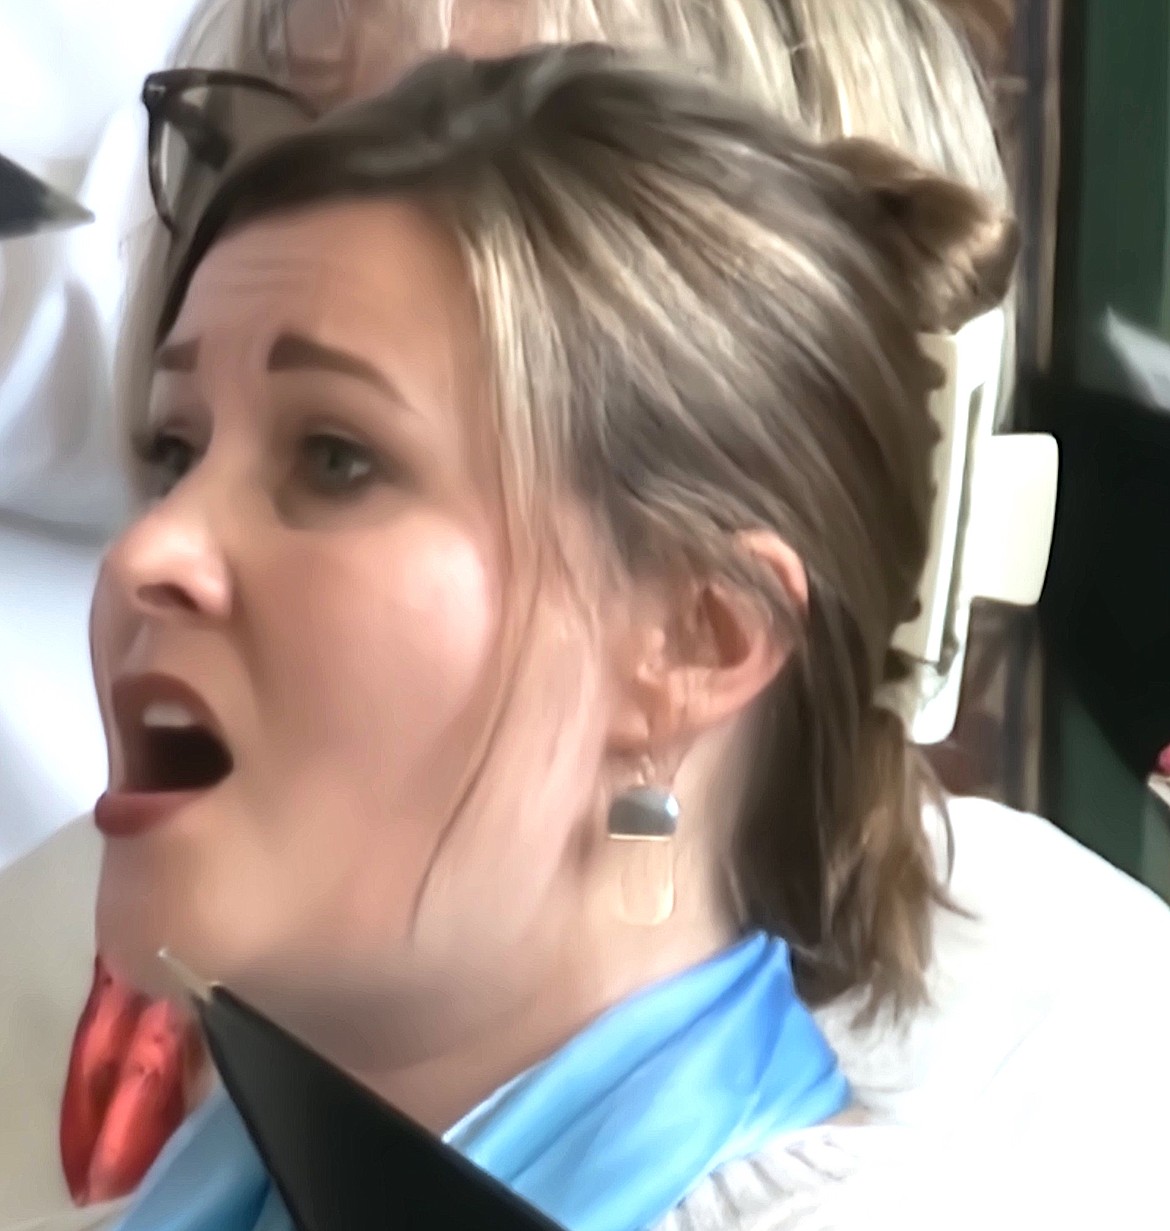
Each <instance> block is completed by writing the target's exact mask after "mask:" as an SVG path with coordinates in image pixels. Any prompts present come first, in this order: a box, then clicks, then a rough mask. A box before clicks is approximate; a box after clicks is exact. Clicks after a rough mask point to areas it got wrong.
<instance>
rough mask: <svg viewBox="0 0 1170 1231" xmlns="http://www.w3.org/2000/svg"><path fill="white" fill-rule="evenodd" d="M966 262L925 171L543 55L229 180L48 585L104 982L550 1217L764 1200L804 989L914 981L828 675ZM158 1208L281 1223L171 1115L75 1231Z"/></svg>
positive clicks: (877, 610) (884, 726) (828, 1097)
mask: <svg viewBox="0 0 1170 1231" xmlns="http://www.w3.org/2000/svg"><path fill="white" fill-rule="evenodd" d="M1013 255H1014V232H1013V230H1012V228H1011V226H1010V225H1009V224H1008V223H1007V222H1005V221H1004V219H1003V218H1002V217H1001V216H999V215H998V214H997V213H996V212H995V211H994V210H993V209H992V208H991V207H990V206H988V205H986V204H985V203H983V201H982V200H981V199H979V198H977V197H976V196H975V195H974V194H972V193H970V192H969V191H968V190H966V189H963V188H961V187H959V186H958V185H956V184H953V183H951V182H948V181H945V180H941V179H936V178H933V177H931V176H930V175H928V174H925V173H922V172H920V171H918V170H916V169H915V168H913V167H912V166H911V165H909V164H907V163H905V162H904V161H903V160H901V159H900V158H899V157H897V156H896V155H894V154H892V153H889V152H888V151H886V150H884V149H882V148H881V147H879V146H876V145H871V144H867V143H856V142H854V143H842V144H838V145H836V146H833V147H828V148H826V149H820V148H817V147H815V146H811V145H808V144H807V143H805V142H803V141H801V140H800V139H798V138H797V137H795V136H793V135H790V134H789V133H787V132H786V131H785V130H784V129H783V128H781V127H780V126H779V125H777V124H776V123H774V122H773V121H771V120H769V119H768V118H767V116H766V113H765V112H763V111H762V110H757V109H755V108H752V107H751V106H748V105H744V104H740V103H736V102H733V101H732V100H731V99H730V98H729V97H727V96H724V95H721V94H719V93H717V92H715V91H714V90H713V89H712V88H709V87H705V86H702V85H699V84H696V83H694V82H693V81H688V80H686V79H684V78H679V77H676V76H672V75H670V74H668V73H666V72H663V71H656V70H654V69H652V68H650V67H647V66H646V65H645V64H642V63H640V62H639V61H637V60H635V59H630V58H627V57H625V56H620V55H618V54H617V53H615V52H612V51H607V50H605V49H602V48H600V47H597V46H593V45H584V46H577V47H550V48H546V49H544V50H540V51H535V52H531V53H527V54H524V55H520V56H517V57H513V58H510V59H505V60H500V61H465V60H461V59H454V58H452V59H446V60H442V61H438V62H435V63H432V64H430V65H427V66H424V68H422V69H420V70H418V71H417V72H416V73H414V74H412V75H411V76H410V77H409V78H408V79H407V80H406V81H405V82H404V83H403V84H402V85H401V86H400V87H398V88H397V89H396V90H395V91H394V92H393V93H392V94H390V95H388V96H385V97H381V96H375V97H374V98H373V99H372V100H371V101H368V102H366V103H365V104H362V105H357V106H354V107H352V108H350V109H347V110H345V111H342V112H340V113H338V114H336V115H335V116H334V117H331V118H328V119H326V120H324V121H322V122H319V123H318V124H316V125H314V126H312V127H311V128H310V129H308V130H307V131H304V132H302V133H300V134H299V135H294V136H292V137H289V138H287V139H285V140H282V141H279V142H277V143H276V144H275V145H274V146H272V147H271V148H269V149H267V150H266V151H265V152H263V153H261V154H260V155H258V156H257V158H256V159H255V160H253V161H252V162H250V163H247V164H245V165H244V166H243V167H242V168H240V169H239V170H238V171H236V172H234V173H229V174H228V176H227V177H226V179H225V181H224V182H223V183H222V184H221V185H220V186H219V187H218V189H217V191H216V192H215V195H214V197H213V199H212V201H211V203H210V205H209V206H208V208H207V210H206V212H205V213H204V215H203V216H202V218H201V220H200V221H199V223H198V225H197V226H196V227H195V228H194V230H193V232H192V238H191V242H190V244H189V246H188V247H187V249H186V251H185V253H184V256H183V258H182V260H181V262H180V263H179V265H178V268H177V271H176V274H175V276H174V278H173V280H172V283H171V286H170V287H169V289H168V293H167V295H166V296H165V299H164V306H163V310H162V314H161V317H160V321H159V323H158V326H157V330H156V337H157V339H158V343H159V345H158V349H157V351H156V361H155V375H154V380H153V383H152V389H151V400H150V407H149V412H148V416H147V423H146V425H145V431H144V433H143V435H142V436H141V437H140V438H139V441H138V454H139V459H140V460H139V474H140V478H141V483H142V490H143V492H144V495H146V496H148V497H149V498H150V501H151V503H150V504H149V505H148V507H147V508H145V509H144V511H143V513H142V514H141V516H140V517H139V519H138V520H137V521H136V522H135V523H134V525H133V526H131V527H130V528H129V529H128V530H127V531H126V532H125V534H124V535H123V536H122V537H121V538H120V539H119V540H118V541H117V542H116V543H115V544H114V546H113V547H112V548H111V551H110V553H109V555H108V557H107V561H106V564H105V566H104V568H103V572H102V576H101V579H100V581H99V585H98V589H97V594H96V596H95V603H94V615H93V653H94V667H95V679H96V681H97V691H98V695H99V702H100V705H101V707H102V711H103V715H104V718H105V722H106V726H107V734H108V737H109V741H110V749H111V788H110V790H109V791H108V792H107V793H106V795H104V796H103V798H102V799H101V800H100V801H99V803H98V806H97V808H96V810H95V816H96V820H97V823H98V826H99V828H100V829H101V830H102V831H103V833H104V834H105V836H106V849H105V857H104V862H103V870H102V880H101V887H100V893H99V906H98V928H99V941H100V943H101V946H102V950H103V952H104V953H105V954H106V955H107V957H108V958H109V960H110V962H111V964H112V965H113V966H114V967H115V970H116V971H117V972H118V973H119V974H120V975H121V976H122V977H124V978H126V979H128V980H129V981H132V982H133V983H135V984H136V985H138V986H140V987H144V988H148V989H151V990H154V991H155V992H158V993H164V992H166V991H167V990H168V986H167V982H166V978H165V975H164V973H163V972H162V971H160V969H159V966H158V962H157V960H156V958H155V954H156V952H157V950H158V948H159V947H160V946H161V945H163V944H166V945H168V946H169V947H170V948H171V949H172V951H173V952H175V953H176V954H177V955H179V956H180V957H181V958H182V959H183V960H184V961H185V962H186V963H188V964H189V965H191V966H192V967H194V968H195V969H197V970H199V971H201V972H203V973H206V974H208V975H211V976H213V977H216V978H221V979H223V980H224V981H225V982H227V983H228V984H229V985H231V986H232V987H233V988H235V989H236V990H237V991H238V992H239V993H241V994H242V995H244V996H245V997H247V998H249V999H250V1000H252V1001H253V1002H254V1003H256V1004H257V1005H258V1006H259V1007H261V1008H263V1009H264V1010H265V1011H267V1012H269V1013H270V1014H272V1015H273V1016H274V1017H276V1018H277V1019H278V1020H280V1021H282V1022H283V1023H285V1024H286V1025H288V1026H290V1027H291V1028H293V1029H295V1030H296V1031H297V1032H298V1033H299V1034H301V1035H302V1036H303V1037H305V1038H306V1039H307V1040H308V1041H309V1042H310V1043H311V1044H312V1045H313V1046H315V1047H317V1048H318V1049H319V1050H320V1051H322V1052H323V1053H325V1054H326V1055H328V1056H330V1057H331V1058H332V1059H333V1060H334V1061H336V1062H337V1063H339V1064H341V1065H343V1066H344V1067H345V1068H347V1069H348V1070H349V1071H351V1072H352V1073H354V1074H355V1075H356V1076H357V1077H358V1078H359V1079H360V1080H361V1081H363V1082H365V1083H366V1084H367V1085H368V1086H370V1087H371V1088H372V1089H374V1090H375V1091H377V1092H378V1093H379V1094H381V1095H382V1096H384V1097H386V1098H388V1099H389V1100H390V1101H392V1102H393V1103H395V1104H396V1105H397V1106H399V1107H401V1108H403V1109H404V1110H406V1111H407V1112H408V1113H409V1114H411V1115H412V1116H414V1117H415V1118H416V1119H418V1120H419V1121H421V1122H422V1123H423V1124H425V1125H427V1126H428V1127H429V1128H431V1129H432V1130H433V1131H435V1132H437V1133H444V1134H447V1135H449V1137H450V1139H451V1140H452V1141H453V1142H454V1143H455V1144H456V1145H457V1146H458V1147H459V1148H460V1149H462V1150H464V1151H465V1152H466V1153H467V1154H468V1155H469V1156H470V1157H472V1158H473V1159H475V1160H476V1161H478V1162H480V1164H481V1165H483V1166H484V1167H486V1168H487V1169H488V1170H489V1171H492V1172H493V1173H495V1174H496V1175H498V1176H499V1177H500V1178H501V1179H503V1180H505V1181H506V1182H508V1183H509V1184H511V1185H512V1186H513V1187H515V1188H516V1189H517V1190H518V1191H520V1192H521V1193H522V1194H524V1195H525V1196H527V1197H529V1198H530V1199H531V1200H533V1201H534V1202H536V1203H537V1204H538V1205H541V1206H542V1207H543V1208H545V1209H546V1210H547V1211H548V1212H549V1213H550V1214H552V1215H553V1216H554V1217H555V1218H557V1219H558V1220H559V1221H561V1222H562V1223H564V1224H565V1225H566V1226H568V1227H569V1228H602V1227H607V1228H608V1227H613V1228H627V1227H628V1228H637V1227H646V1226H653V1225H657V1224H658V1223H660V1222H661V1221H662V1220H663V1219H665V1218H668V1217H670V1216H672V1212H675V1213H676V1214H677V1211H678V1209H679V1208H680V1205H681V1204H682V1203H684V1202H686V1201H687V1200H688V1199H691V1198H693V1199H694V1200H698V1201H703V1200H709V1199H710V1197H709V1194H710V1191H712V1190H710V1188H709V1186H710V1185H711V1184H714V1185H716V1187H717V1189H718V1191H719V1192H720V1194H722V1196H723V1197H724V1198H725V1200H726V1203H727V1216H726V1218H725V1219H724V1225H728V1226H737V1225H741V1222H742V1219H743V1218H744V1217H746V1214H747V1210H746V1208H744V1206H743V1203H742V1201H741V1197H742V1196H743V1194H742V1193H738V1194H737V1192H736V1191H731V1192H730V1193H728V1192H727V1191H726V1190H727V1183H728V1182H727V1179H726V1176H724V1175H721V1176H719V1177H717V1178H715V1179H712V1178H711V1177H712V1176H714V1175H715V1173H716V1172H718V1171H720V1169H721V1168H723V1167H724V1165H725V1164H728V1163H732V1162H735V1161H737V1160H745V1159H746V1160H753V1159H754V1160H757V1162H758V1166H754V1165H753V1170H752V1175H751V1183H752V1185H753V1186H754V1187H755V1188H758V1187H759V1185H761V1184H763V1185H764V1186H765V1188H766V1189H767V1190H768V1199H769V1201H775V1202H776V1203H782V1202H783V1201H784V1200H785V1199H786V1197H788V1198H790V1197H791V1194H790V1193H787V1194H786V1193H785V1191H784V1190H783V1187H782V1186H777V1185H776V1183H775V1179H774V1176H775V1174H776V1173H775V1171H773V1170H770V1169H769V1168H770V1160H771V1157H772V1156H773V1155H775V1154H779V1155H781V1156H785V1155H791V1154H792V1153H793V1151H798V1150H799V1146H800V1143H801V1142H802V1135H803V1134H805V1133H806V1132H815V1133H816V1134H818V1139H825V1135H826V1134H829V1136H828V1140H831V1139H832V1138H831V1133H832V1129H831V1127H830V1128H828V1129H826V1128H824V1127H820V1126H825V1125H829V1124H831V1122H833V1121H834V1120H836V1119H838V1118H839V1117H841V1116H842V1115H844V1114H847V1113H848V1112H849V1111H850V1098H849V1092H848V1086H847V1083H846V1082H845V1080H844V1078H843V1076H842V1075H841V1073H840V1071H839V1069H838V1067H837V1064H836V1061H835V1058H834V1057H833V1054H832V1051H831V1049H830V1048H829V1047H828V1046H827V1044H826V1043H825V1042H824V1040H823V1038H822V1036H821V1035H820V1033H819V1031H818V1030H817V1028H816V1026H815V1024H814V1022H813V1020H812V1018H811V1016H810V1015H809V1013H808V1010H807V1008H806V1007H805V1004H806V1003H812V1004H815V1003H818V1002H820V1001H823V1000H825V999H827V998H829V997H831V996H834V995H837V994H839V993H843V992H848V991H850V990H852V989H862V990H863V991H864V992H865V994H866V995H867V997H868V998H869V1000H870V1002H871V1004H872V1005H873V1006H874V1007H878V1006H881V1005H883V1004H891V1005H894V1006H910V1005H914V1004H916V1003H917V1002H918V1001H919V999H920V998H921V995H922V990H923V981H924V968H925V963H926V959H927V954H928V949H929V945H928V930H929V923H928V920H929V912H930V909H931V907H932V905H933V903H934V902H935V901H936V900H937V899H938V898H940V897H941V896H942V895H943V890H942V887H941V885H940V883H939V880H938V877H937V870H936V867H935V862H934V857H933V852H932V851H931V849H930V846H929V843H928V842H927V841H926V839H925V835H924V834H923V831H922V829H921V826H920V824H919V822H918V817H919V815H920V812H921V808H922V806H923V802H924V797H925V793H926V789H927V788H926V785H925V778H924V776H923V775H922V772H921V769H920V765H919V759H918V754H917V753H916V752H915V751H914V750H913V749H911V748H909V747H908V746H907V744H906V741H905V737H904V733H903V728H902V725H901V723H900V721H899V720H898V719H897V718H896V717H894V716H893V715H891V714H889V713H886V712H885V711H883V710H882V709H881V708H880V706H879V700H878V699H879V693H880V690H881V689H882V688H883V686H884V685H885V684H887V683H888V682H889V681H890V680H891V679H894V678H897V676H898V675H899V673H900V671H901V669H902V664H901V663H899V662H898V661H896V656H892V655H891V654H890V653H889V650H888V647H889V644H890V639H891V635H892V632H893V630H894V628H895V627H896V626H897V625H898V624H899V623H900V622H901V621H902V620H904V619H905V618H906V617H907V615H908V613H909V609H910V608H911V606H912V603H913V601H914V595H915V589H916V585H917V581H918V577H919V574H920V572H921V569H922V565H923V561H924V555H925V548H926V540H927V523H928V514H929V508H930V494H931V493H930V488H931V449H932V446H933V442H934V439H935V429H934V427H933V424H932V420H931V417H930V414H929V411H928V398H929V394H930V391H931V389H932V388H933V387H934V385H935V384H936V382H937V380H938V371H937V369H936V367H935V365H934V364H933V363H932V362H930V361H929V360H928V359H927V358H926V357H925V354H924V352H923V351H922V350H921V348H920V344H919V335H920V334H921V333H922V332H924V331H925V332H936V331H939V330H944V329H954V328H956V327H957V326H958V325H959V324H961V323H962V321H963V320H965V319H966V318H967V317H968V316H969V315H971V314H973V313H974V312H976V311H978V310H979V309H981V308H983V307H985V306H987V305H990V304H992V303H994V302H996V301H997V300H998V299H999V298H1000V297H1001V296H1002V294H1003V292H1004V290H1005V288H1006V285H1007V282H1008V279H1009V277H1010V271H1011V266H1012V259H1013ZM780 936H785V937H787V938H789V944H785V942H784V941H782V940H780V939H779V937H780ZM790 970H791V973H790ZM233 1126H234V1127H233ZM794 1142H795V1143H796V1144H794ZM806 1144H807V1143H806ZM842 1150H843V1151H844V1150H845V1147H844V1146H842ZM212 1173H214V1175H215V1177H216V1183H215V1184H211V1183H209V1179H210V1177H211V1175H212ZM769 1177H772V1178H771V1179H770V1178H769ZM705 1192H706V1195H704V1193H705ZM178 1205H185V1210H186V1212H185V1213H184V1219H185V1221H184V1223H183V1225H185V1226H191V1227H196V1226H206V1227H208V1228H210V1227H213V1226H214V1227H224V1226H241V1227H242V1226H264V1227H267V1226H279V1225H282V1224H281V1219H282V1212H281V1210H280V1207H279V1201H278V1198H277V1197H276V1196H275V1194H274V1193H272V1192H271V1191H268V1190H267V1189H266V1187H265V1181H264V1178H263V1172H262V1168H260V1166H259V1163H258V1160H256V1158H255V1156H254V1155H253V1154H252V1153H251V1152H250V1150H249V1149H248V1148H247V1145H246V1140H245V1138H244V1137H243V1136H242V1134H241V1132H240V1129H239V1125H238V1121H237V1120H236V1118H235V1116H234V1113H233V1111H232V1109H231V1107H230V1105H229V1104H227V1103H226V1102H225V1101H224V1100H223V1098H222V1096H220V1097H216V1098H213V1099H212V1100H211V1101H210V1102H209V1104H208V1105H207V1106H206V1108H204V1109H203V1111H201V1112H200V1113H199V1114H198V1115H197V1116H196V1117H195V1118H194V1119H193V1121H192V1122H191V1123H190V1124H189V1125H188V1127H187V1129H186V1130H184V1131H183V1132H182V1133H181V1134H180V1135H179V1136H178V1137H177V1138H176V1140H175V1142H174V1143H173V1145H172V1148H171V1149H170V1150H168V1152H167V1153H166V1154H165V1155H164V1157H163V1158H162V1159H161V1160H160V1163H159V1164H158V1166H157V1168H156V1170H155V1173H154V1176H153V1178H151V1179H149V1180H148V1181H147V1185H146V1187H145V1189H144V1191H143V1193H142V1195H141V1198H140V1201H139V1203H138V1205H137V1207H136V1208H135V1210H134V1211H132V1213H131V1214H130V1215H129V1217H128V1219H127V1220H126V1222H125V1224H124V1226H125V1227H126V1228H127V1231H129V1229H130V1228H140V1227H141V1228H146V1227H156V1228H157V1227H161V1226H165V1225H169V1223H168V1221H167V1220H168V1219H169V1218H170V1217H171V1212H172V1211H174V1210H175V1209H176V1208H177V1206H178Z"/></svg>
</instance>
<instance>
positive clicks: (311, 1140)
mask: <svg viewBox="0 0 1170 1231" xmlns="http://www.w3.org/2000/svg"><path fill="white" fill-rule="evenodd" d="M195 1003H196V1005H197V1006H198V1009H199V1014H200V1017H201V1019H202V1023H203V1028H204V1032H205V1034H206V1036H207V1042H208V1047H209V1048H210V1051H211V1055H212V1058H213V1059H214V1061H215V1065H216V1068H217V1069H218V1070H219V1074H220V1077H221V1078H222V1079H223V1084H224V1086H225V1087H226V1088H227V1092H228V1094H229V1095H230V1096H231V1098H232V1101H233V1102H234V1103H235V1105H236V1107H237V1108H238V1109H239V1112H240V1115H241V1116H242V1118H243V1120H244V1123H245V1124H246V1125H247V1128H248V1132H249V1133H250V1134H251V1137H252V1140H253V1142H254V1143H255V1145H256V1148H257V1150H258V1151H259V1152H260V1156H261V1157H262V1158H263V1160H264V1165H265V1167H266V1168H267V1170H268V1174H269V1175H270V1176H271V1177H272V1181H273V1183H274V1184H275V1185H276V1187H277V1188H278V1189H279V1191H280V1194H281V1196H282V1197H283V1198H284V1202H285V1205H286V1206H287V1207H288V1211H289V1214H290V1215H291V1216H292V1220H293V1222H294V1223H295V1224H296V1226H297V1228H298V1231H461V1229H463V1228H466V1229H467V1231H563V1228H560V1227H559V1226H558V1225H557V1224H556V1223H554V1222H553V1221H552V1220H551V1219H549V1218H548V1217H546V1216H545V1215H544V1214H542V1213H540V1212H539V1211H538V1210H536V1209H535V1208H534V1207H533V1206H531V1205H529V1204H528V1203H527V1202H525V1201H524V1200H522V1199H521V1198H520V1197H518V1196H517V1195H516V1194H515V1193H513V1192H512V1191H511V1190H510V1189H509V1188H507V1187H506V1186H505V1185H503V1184H501V1183H500V1182H499V1181H497V1180H496V1179H494V1178H493V1177H492V1176H489V1175H488V1174H487V1173H486V1172H484V1171H482V1170H481V1169H480V1168H479V1167H477V1166H475V1164H474V1163H471V1162H469V1161H468V1160H467V1159H466V1158H464V1157H463V1156H462V1155H461V1154H460V1153H459V1152H458V1151H456V1150H454V1149H453V1148H452V1147H451V1146H449V1145H447V1144H446V1143H445V1142H443V1141H440V1140H439V1139H438V1138H437V1137H435V1136H434V1135H433V1134H432V1133H429V1132H428V1131H427V1130H426V1129H424V1128H422V1127H421V1126H420V1125H418V1124H416V1123H415V1122H414V1121H413V1120H411V1119H409V1118H408V1117H407V1116H405V1115H403V1114H402V1113H401V1112H399V1111H396V1110H395V1109H394V1108H393V1107H391V1106H390V1105H389V1104H387V1103H384V1102H383V1101H382V1100H381V1099H379V1098H378V1097H377V1096H376V1095H374V1094H373V1093H372V1092H371V1091H369V1090H367V1089H366V1088H365V1087H364V1086H362V1085H360V1084H359V1083H357V1082H356V1081H354V1080H353V1079H352V1078H350V1077H349V1076H348V1075H347V1074H345V1073H343V1072H342V1071H341V1070H340V1069H338V1068H335V1067H334V1066H333V1065H332V1064H330V1063H328V1061H326V1060H324V1059H323V1058H322V1057H321V1056H319V1055H317V1053H316V1052H314V1051H311V1050H310V1049H309V1048H307V1047H305V1045H304V1044H303V1043H300V1042H298V1041H297V1040H296V1039H295V1038H293V1037H292V1035H290V1034H288V1033H287V1032H285V1031H284V1030H282V1029H281V1028H280V1027H279V1026H277V1025H275V1024H274V1023H273V1022H271V1021H269V1020H268V1018H266V1017H264V1016H262V1015H261V1014H260V1013H258V1012H257V1011H256V1010H255V1009H252V1008H250V1007H249V1006H248V1005H246V1004H244V1003H243V1001H241V1000H239V999H238V998H237V997H236V996H233V995H232V993H231V992H229V991H227V990H226V989H224V988H222V987H215V988H212V989H210V992H209V995H208V996H207V998H206V999H203V998H198V999H196V1002H195Z"/></svg>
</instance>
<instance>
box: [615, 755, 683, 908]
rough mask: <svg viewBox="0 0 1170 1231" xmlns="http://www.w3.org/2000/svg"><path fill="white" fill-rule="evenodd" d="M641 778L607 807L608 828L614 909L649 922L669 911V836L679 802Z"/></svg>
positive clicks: (671, 894)
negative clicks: (636, 784)
mask: <svg viewBox="0 0 1170 1231" xmlns="http://www.w3.org/2000/svg"><path fill="white" fill-rule="evenodd" d="M651 778H652V774H651V773H649V772H648V773H646V774H645V775H644V778H643V781H642V783H640V784H639V785H638V786H635V787H632V788H631V789H630V790H628V791H623V792H622V793H621V794H620V795H618V796H617V797H616V798H615V799H614V801H613V803H612V804H610V807H609V816H608V820H607V826H606V828H607V833H608V837H609V847H610V852H611V862H612V863H613V864H614V867H613V885H614V890H615V897H616V903H615V905H616V910H617V914H618V917H619V918H620V919H621V920H622V922H623V923H632V924H641V925H643V926H653V925H655V924H659V923H663V922H665V921H666V920H667V919H669V918H670V916H671V915H672V914H673V913H674V856H675V849H674V842H673V838H674V835H675V833H676V831H677V830H678V818H679V806H678V799H677V798H676V797H675V795H674V792H673V791H670V790H663V789H662V788H661V787H656V786H653V785H651Z"/></svg>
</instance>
